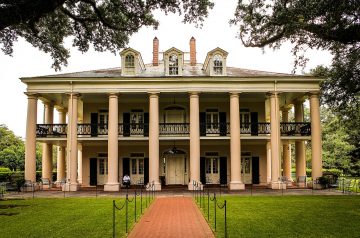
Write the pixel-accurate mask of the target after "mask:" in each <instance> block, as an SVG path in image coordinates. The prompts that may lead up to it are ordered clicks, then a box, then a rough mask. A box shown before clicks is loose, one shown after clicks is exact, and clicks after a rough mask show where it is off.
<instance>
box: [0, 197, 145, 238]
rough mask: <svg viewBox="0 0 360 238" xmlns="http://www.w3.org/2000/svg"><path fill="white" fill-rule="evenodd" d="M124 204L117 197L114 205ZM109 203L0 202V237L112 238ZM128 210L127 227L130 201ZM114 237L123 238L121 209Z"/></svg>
mask: <svg viewBox="0 0 360 238" xmlns="http://www.w3.org/2000/svg"><path fill="white" fill-rule="evenodd" d="M132 197H133V196H132ZM130 199H131V198H130ZM124 201H125V199H119V198H117V199H116V204H117V205H118V206H121V205H122V204H123V203H124ZM112 204H113V198H48V199H45V198H35V199H26V200H3V201H2V200H0V237H2V238H7V237H9V238H10V237H11V238H14V237H112V216H113V215H112V214H113V210H112ZM143 210H145V199H144V198H143ZM128 211H129V228H131V227H132V226H133V225H134V202H132V203H129V205H128ZM139 217H140V197H138V198H137V219H138V218H139ZM116 234H117V236H116V237H125V209H122V210H121V211H116Z"/></svg>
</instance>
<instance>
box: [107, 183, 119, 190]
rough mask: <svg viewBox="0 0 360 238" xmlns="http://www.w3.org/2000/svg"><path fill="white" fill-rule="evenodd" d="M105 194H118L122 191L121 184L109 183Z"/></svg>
mask: <svg viewBox="0 0 360 238" xmlns="http://www.w3.org/2000/svg"><path fill="white" fill-rule="evenodd" d="M104 191H105V192H117V191H120V184H119V183H107V184H105V185H104Z"/></svg>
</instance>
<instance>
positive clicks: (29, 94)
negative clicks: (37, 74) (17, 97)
mask: <svg viewBox="0 0 360 238" xmlns="http://www.w3.org/2000/svg"><path fill="white" fill-rule="evenodd" d="M24 94H25V95H26V96H27V97H28V98H29V99H30V98H31V99H38V97H39V94H38V93H31V92H24Z"/></svg>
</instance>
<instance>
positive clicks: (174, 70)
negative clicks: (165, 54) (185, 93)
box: [169, 55, 179, 75]
mask: <svg viewBox="0 0 360 238" xmlns="http://www.w3.org/2000/svg"><path fill="white" fill-rule="evenodd" d="M178 74H179V62H178V57H177V55H170V57H169V75H178Z"/></svg>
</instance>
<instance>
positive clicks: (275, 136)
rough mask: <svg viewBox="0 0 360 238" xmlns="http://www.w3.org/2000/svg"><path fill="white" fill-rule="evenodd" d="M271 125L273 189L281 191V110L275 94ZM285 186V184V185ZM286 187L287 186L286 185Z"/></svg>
mask: <svg viewBox="0 0 360 238" xmlns="http://www.w3.org/2000/svg"><path fill="white" fill-rule="evenodd" d="M270 107H271V112H270V117H271V121H270V125H271V134H270V141H271V188H272V189H281V183H280V182H279V177H280V146H281V144H280V143H281V142H280V108H279V95H278V93H277V92H273V93H271V95H270ZM284 185H285V184H284ZM285 187H286V185H285Z"/></svg>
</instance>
